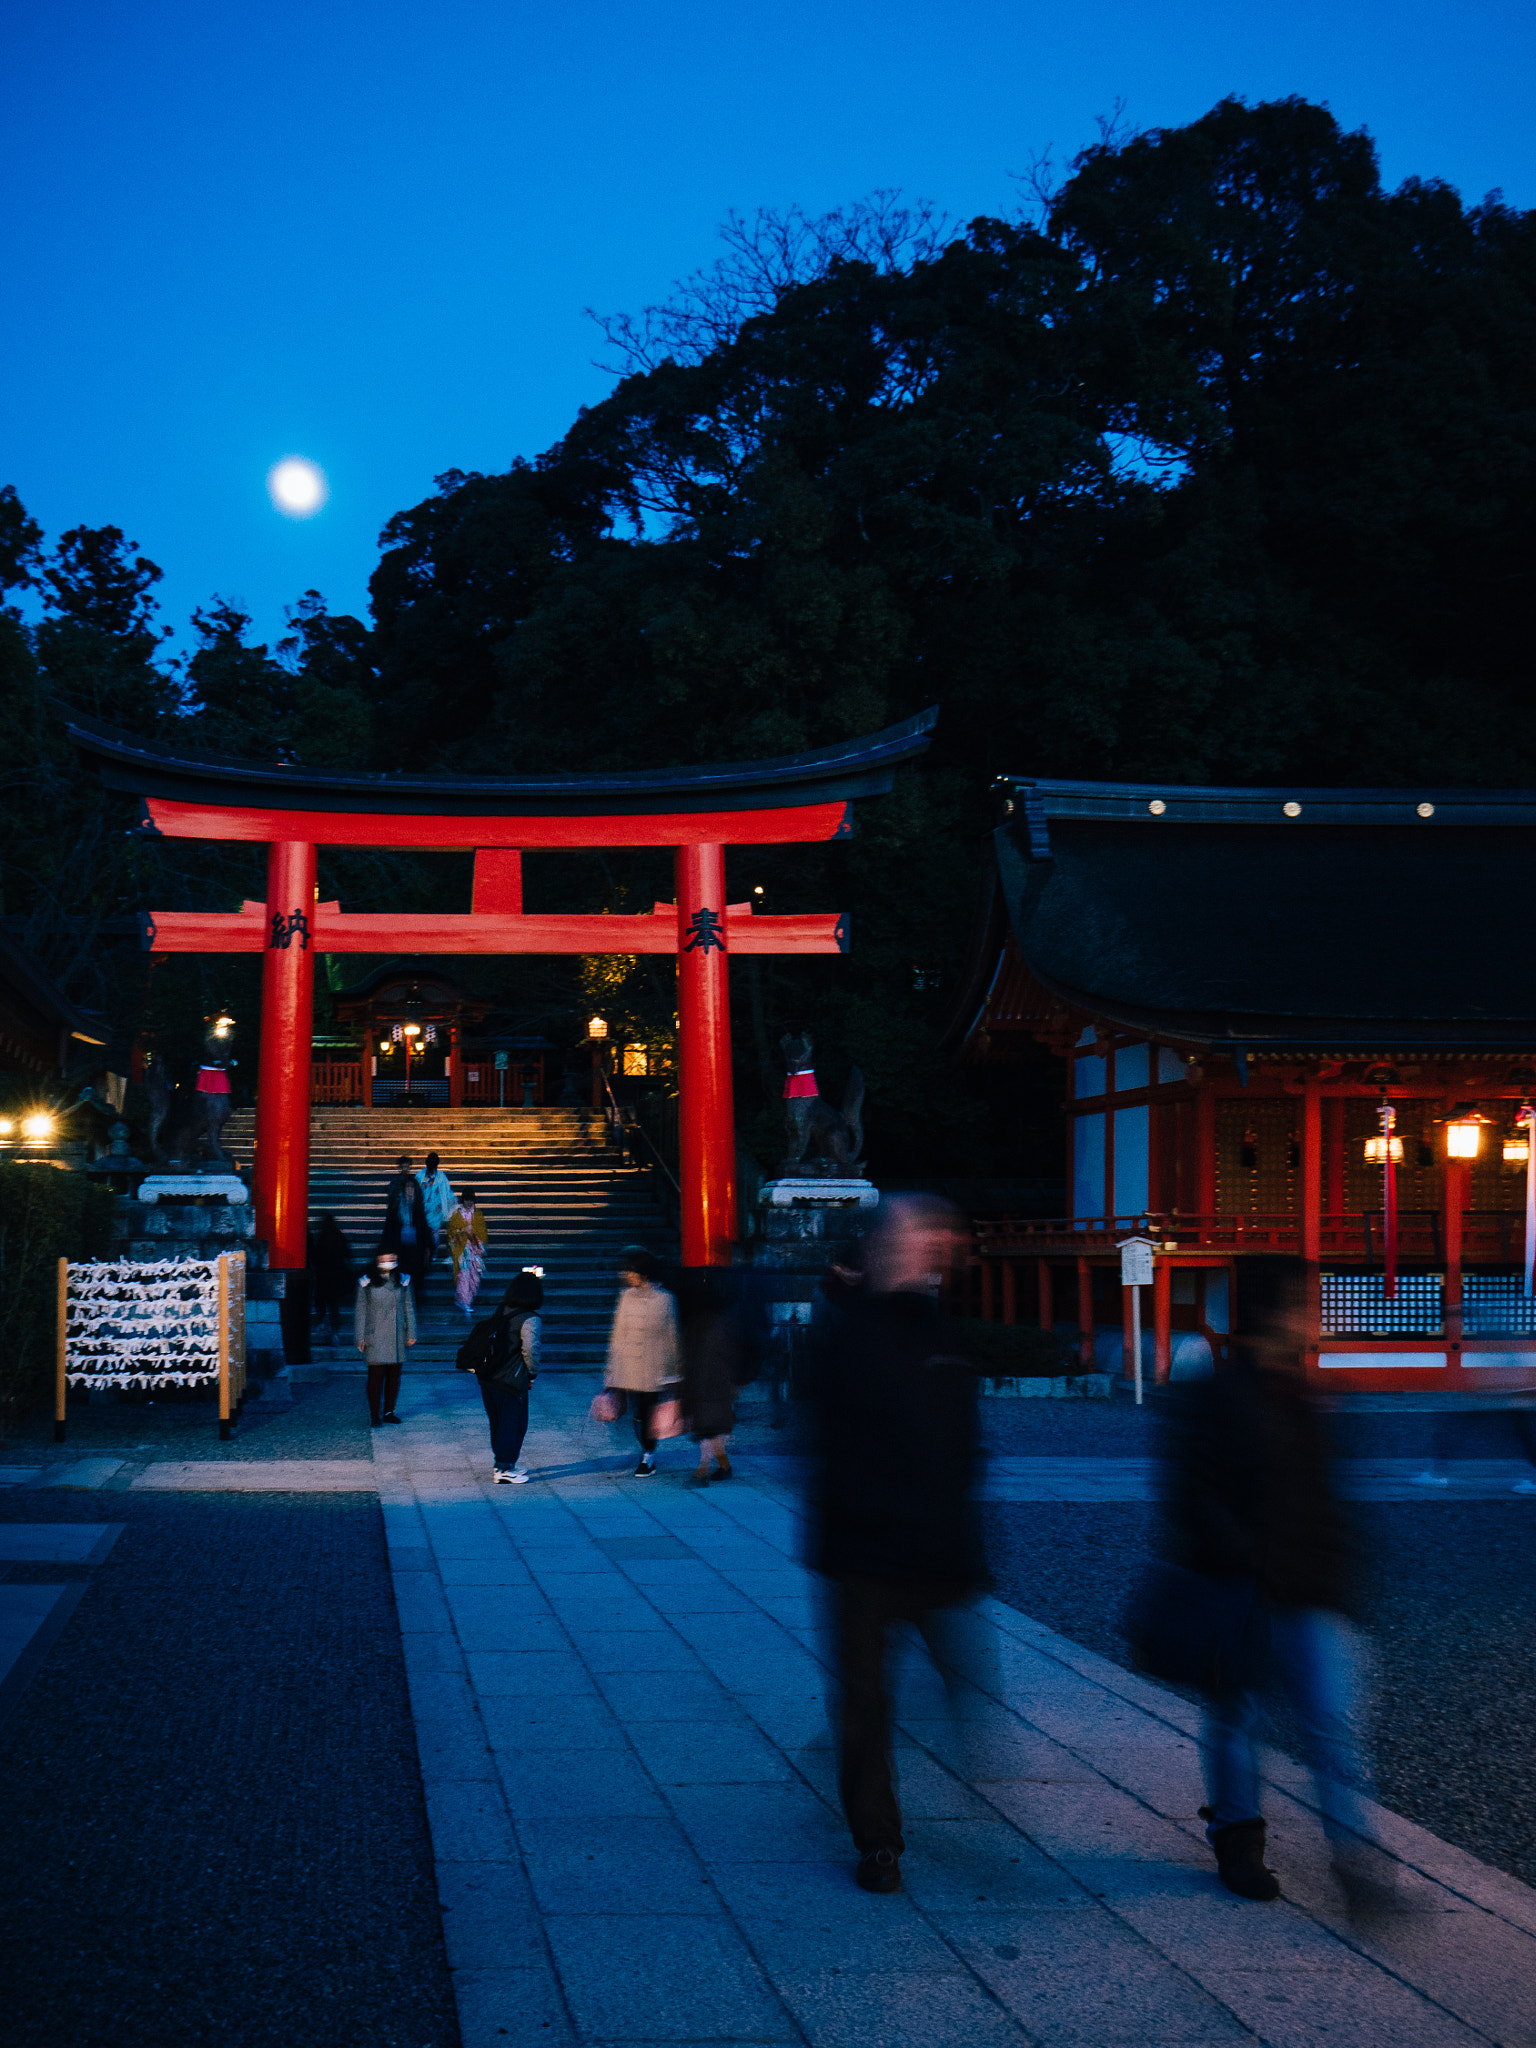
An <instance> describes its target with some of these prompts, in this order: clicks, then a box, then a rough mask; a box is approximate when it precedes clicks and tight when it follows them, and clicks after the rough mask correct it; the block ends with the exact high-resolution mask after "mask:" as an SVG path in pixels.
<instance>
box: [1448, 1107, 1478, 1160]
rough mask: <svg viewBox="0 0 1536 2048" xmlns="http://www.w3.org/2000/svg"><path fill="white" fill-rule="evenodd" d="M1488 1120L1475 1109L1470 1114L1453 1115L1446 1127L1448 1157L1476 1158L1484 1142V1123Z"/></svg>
mask: <svg viewBox="0 0 1536 2048" xmlns="http://www.w3.org/2000/svg"><path fill="white" fill-rule="evenodd" d="M1487 1121H1488V1119H1487V1118H1486V1117H1484V1116H1479V1115H1478V1114H1477V1112H1476V1111H1475V1110H1474V1111H1473V1112H1472V1114H1471V1115H1470V1116H1456V1117H1452V1119H1451V1121H1450V1122H1449V1123H1448V1124H1447V1125H1446V1127H1445V1152H1446V1157H1447V1158H1448V1159H1475V1158H1476V1157H1477V1155H1478V1152H1479V1150H1480V1149H1481V1147H1482V1142H1483V1125H1484V1124H1485V1123H1486V1122H1487Z"/></svg>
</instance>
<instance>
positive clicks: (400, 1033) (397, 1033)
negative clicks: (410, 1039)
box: [389, 1024, 405, 1045]
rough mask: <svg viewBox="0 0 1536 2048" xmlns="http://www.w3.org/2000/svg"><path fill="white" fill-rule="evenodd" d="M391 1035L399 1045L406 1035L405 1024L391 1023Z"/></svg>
mask: <svg viewBox="0 0 1536 2048" xmlns="http://www.w3.org/2000/svg"><path fill="white" fill-rule="evenodd" d="M389 1035H390V1037H391V1038H392V1039H393V1040H394V1042H395V1044H396V1045H398V1044H399V1043H400V1041H401V1040H402V1039H403V1038H404V1037H405V1026H404V1025H403V1024H391V1025H390V1027H389Z"/></svg>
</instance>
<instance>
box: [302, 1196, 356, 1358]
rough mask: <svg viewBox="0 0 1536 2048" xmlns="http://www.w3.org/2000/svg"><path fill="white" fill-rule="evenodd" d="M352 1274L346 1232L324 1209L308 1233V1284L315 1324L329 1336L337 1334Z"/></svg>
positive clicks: (353, 1274) (353, 1269)
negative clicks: (320, 1326) (324, 1329)
mask: <svg viewBox="0 0 1536 2048" xmlns="http://www.w3.org/2000/svg"><path fill="white" fill-rule="evenodd" d="M356 1273H357V1267H356V1265H355V1264H354V1262H353V1258H352V1247H351V1245H349V1244H348V1243H347V1236H346V1232H345V1231H344V1230H343V1229H342V1227H341V1225H340V1224H339V1223H338V1222H337V1221H336V1218H335V1217H334V1215H332V1213H331V1211H330V1210H329V1209H327V1210H326V1211H325V1212H324V1214H323V1215H322V1216H321V1218H320V1221H319V1223H318V1224H317V1225H316V1227H315V1228H314V1229H313V1230H312V1231H311V1232H310V1234H309V1284H310V1300H311V1303H312V1306H313V1311H314V1318H315V1321H316V1323H324V1325H325V1327H326V1330H327V1332H328V1333H329V1335H330V1336H332V1337H335V1336H337V1335H339V1333H340V1328H341V1315H342V1311H343V1310H344V1309H345V1308H346V1307H347V1305H348V1303H349V1302H350V1301H351V1299H352V1286H353V1281H354V1279H355V1277H356Z"/></svg>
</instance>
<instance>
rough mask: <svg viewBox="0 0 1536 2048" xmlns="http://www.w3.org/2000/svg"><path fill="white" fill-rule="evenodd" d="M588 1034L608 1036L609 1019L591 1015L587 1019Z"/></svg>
mask: <svg viewBox="0 0 1536 2048" xmlns="http://www.w3.org/2000/svg"><path fill="white" fill-rule="evenodd" d="M587 1036H588V1038H606V1037H607V1036H608V1019H607V1018H606V1017H589V1018H588V1019H587Z"/></svg>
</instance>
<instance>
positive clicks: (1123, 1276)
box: [1120, 1237, 1152, 1408]
mask: <svg viewBox="0 0 1536 2048" xmlns="http://www.w3.org/2000/svg"><path fill="white" fill-rule="evenodd" d="M1120 1285H1121V1286H1122V1287H1129V1289H1130V1290H1131V1354H1132V1357H1133V1358H1134V1360H1135V1373H1136V1406H1137V1407H1138V1408H1139V1407H1140V1406H1141V1290H1142V1289H1143V1287H1150V1286H1151V1285H1152V1240H1151V1238H1150V1237H1128V1238H1126V1240H1125V1242H1124V1243H1123V1244H1122V1245H1121V1247H1120Z"/></svg>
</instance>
